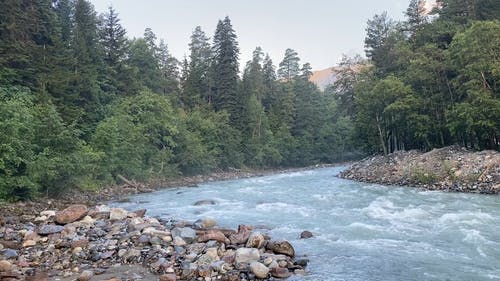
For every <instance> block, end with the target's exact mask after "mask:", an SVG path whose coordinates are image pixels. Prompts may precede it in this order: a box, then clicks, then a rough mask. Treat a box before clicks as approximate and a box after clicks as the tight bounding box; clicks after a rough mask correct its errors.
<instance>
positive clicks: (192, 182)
mask: <svg viewBox="0 0 500 281" xmlns="http://www.w3.org/2000/svg"><path fill="white" fill-rule="evenodd" d="M342 165H346V163H337V164H319V165H314V166H308V167H298V168H277V169H257V170H253V169H241V170H232V171H224V172H213V173H210V174H204V175H194V176H180V177H178V178H173V179H172V178H170V179H169V178H165V179H152V180H149V181H143V182H141V181H134V180H129V179H126V178H123V177H122V179H121V180H122V182H123V183H122V184H117V185H110V186H105V187H102V188H100V189H98V190H95V191H92V190H91V191H86V190H80V189H74V190H68V191H66V192H64V193H63V194H62V195H61V196H60V197H57V198H55V197H39V198H36V199H33V200H27V201H19V202H5V201H4V202H2V201H0V213H3V214H9V215H10V216H11V217H19V218H22V217H23V216H24V215H29V214H33V213H39V212H41V211H44V210H49V209H59V210H62V209H64V208H66V207H67V206H70V205H72V204H76V203H78V204H85V205H87V206H96V205H99V204H107V203H110V202H112V201H121V200H126V198H127V197H128V196H131V195H136V194H142V193H150V192H155V191H158V190H161V189H166V188H178V187H194V186H197V185H199V184H203V183H208V182H215V181H227V180H237V179H245V178H252V177H262V176H267V175H272V174H282V173H291V172H299V171H307V170H313V169H320V168H326V167H337V166H342Z"/></svg>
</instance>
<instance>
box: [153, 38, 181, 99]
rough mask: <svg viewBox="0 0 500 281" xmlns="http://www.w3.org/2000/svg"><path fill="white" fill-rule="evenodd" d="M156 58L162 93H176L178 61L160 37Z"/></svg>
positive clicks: (177, 87) (177, 88)
mask: <svg viewBox="0 0 500 281" xmlns="http://www.w3.org/2000/svg"><path fill="white" fill-rule="evenodd" d="M158 60H159V64H160V72H161V78H162V93H163V94H164V95H168V94H172V93H176V92H177V91H178V90H179V61H178V60H177V59H176V58H175V57H173V56H172V55H171V54H170V52H169V51H168V46H167V43H165V41H164V40H163V39H160V44H159V46H158Z"/></svg>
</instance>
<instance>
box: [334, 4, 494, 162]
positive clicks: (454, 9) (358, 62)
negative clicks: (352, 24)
mask: <svg viewBox="0 0 500 281" xmlns="http://www.w3.org/2000/svg"><path fill="white" fill-rule="evenodd" d="M423 4H424V3H423V1H419V0H411V1H410V5H409V7H408V9H407V11H406V20H405V21H403V22H395V21H393V20H392V19H390V18H389V17H388V16H387V14H386V13H382V14H380V15H375V16H374V17H373V18H372V19H370V20H369V21H368V24H367V28H366V31H367V36H366V39H365V51H366V56H367V58H368V60H364V59H363V58H361V57H359V56H355V57H344V59H343V61H342V63H341V64H340V66H341V70H340V73H339V79H338V81H337V82H336V83H335V84H334V85H333V86H332V87H330V88H329V89H328V92H329V93H331V94H333V95H334V96H335V97H336V101H337V102H338V108H339V109H341V110H343V113H342V116H345V117H346V118H348V119H349V120H352V121H353V122H354V124H355V139H358V140H364V142H359V144H360V145H361V146H362V147H363V148H364V150H365V151H367V152H370V153H379V152H383V153H385V154H387V153H390V152H393V151H396V150H409V149H422V150H430V149H432V148H435V147H443V146H447V145H451V144H459V145H462V146H464V147H468V148H472V149H496V150H498V149H499V145H500V21H499V20H500V1H495V0H440V1H437V6H436V7H435V9H434V11H433V12H432V13H431V14H430V15H426V14H427V13H426V11H425V7H424V5H423Z"/></svg>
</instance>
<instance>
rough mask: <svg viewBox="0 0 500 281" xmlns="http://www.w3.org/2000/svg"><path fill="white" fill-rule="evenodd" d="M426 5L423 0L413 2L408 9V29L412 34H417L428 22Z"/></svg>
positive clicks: (406, 13) (413, 0)
mask: <svg viewBox="0 0 500 281" xmlns="http://www.w3.org/2000/svg"><path fill="white" fill-rule="evenodd" d="M424 4H425V2H424V1H423V0H411V1H410V5H409V6H408V8H407V9H406V12H405V15H406V17H407V20H406V28H407V30H408V31H409V32H410V34H414V33H416V32H417V31H418V30H420V29H421V28H422V25H423V24H425V23H426V22H427V17H426V15H425V6H424Z"/></svg>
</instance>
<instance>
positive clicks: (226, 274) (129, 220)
mask: <svg viewBox="0 0 500 281" xmlns="http://www.w3.org/2000/svg"><path fill="white" fill-rule="evenodd" d="M97 208H99V209H97ZM106 208H107V207H104V206H100V207H96V208H91V212H90V213H89V215H88V216H83V217H81V218H79V219H78V220H76V221H74V222H71V223H66V224H65V225H64V226H62V225H56V224H53V221H52V219H50V217H53V215H51V214H44V215H47V217H48V219H47V221H45V222H43V223H42V224H41V225H38V226H36V225H35V224H34V223H26V224H22V223H19V222H17V221H15V219H14V220H12V222H9V224H8V225H5V226H2V227H0V242H1V243H0V246H1V247H5V245H9V247H10V246H13V247H16V248H15V249H10V248H7V249H3V250H2V251H1V252H0V259H3V260H2V261H1V262H0V271H2V270H4V271H5V270H12V269H13V268H15V269H20V268H22V271H16V272H19V273H16V274H20V275H19V276H18V277H19V278H18V279H21V280H49V279H50V280H55V279H56V277H57V276H59V277H68V278H72V280H91V279H93V278H95V277H93V276H94V275H97V274H102V273H104V272H105V271H107V270H108V269H109V268H114V267H119V266H123V265H124V264H141V265H143V266H145V267H147V268H148V269H149V270H150V271H152V272H154V273H158V274H162V275H159V276H158V278H159V279H160V280H186V279H187V280H191V279H192V280H253V279H255V278H258V279H267V278H269V277H270V273H271V271H270V269H273V270H274V269H276V268H279V264H278V262H279V263H280V264H281V265H282V266H283V267H286V268H284V269H282V270H277V271H276V270H275V272H274V274H273V273H271V274H273V275H272V276H278V275H280V276H286V275H287V274H292V272H293V270H296V269H301V268H302V267H301V266H300V265H299V262H298V261H297V263H296V264H294V263H293V260H292V258H291V257H288V256H285V255H280V253H278V252H270V250H269V249H267V250H266V249H264V245H266V244H269V239H270V238H269V237H268V236H264V235H262V234H261V233H258V232H252V229H253V228H252V226H245V225H240V226H239V227H238V231H234V230H227V229H217V228H214V227H215V226H216V223H215V222H214V221H211V220H206V221H199V224H198V227H200V226H201V227H203V228H198V227H197V230H194V229H193V228H191V227H189V226H192V225H193V224H191V223H189V222H183V223H181V224H178V226H176V227H175V225H176V224H175V223H172V222H170V221H162V223H160V222H159V221H158V220H157V219H155V218H149V217H141V215H142V214H141V213H142V211H141V212H139V214H137V213H134V214H133V215H130V214H132V213H128V212H127V211H125V210H123V209H120V208H114V209H113V208H111V209H109V212H110V216H109V217H107V218H102V217H99V218H97V217H95V216H93V213H92V212H95V211H99V210H104V211H105V210H107V209H106ZM81 209H82V210H83V209H84V208H81ZM54 213H56V212H55V211H54ZM57 213H59V212H57ZM57 213H56V214H57ZM111 213H113V216H111ZM117 214H118V215H117ZM111 217H113V219H111ZM118 218H123V219H118ZM32 219H33V220H34V219H35V216H33V217H32ZM33 220H32V222H33ZM207 228H208V229H207ZM40 235H41V236H40ZM6 237H9V239H8V240H7V241H4V240H5V238H6ZM230 237H232V238H233V242H236V243H232V242H231V241H230V239H229V238H230ZM273 243H274V245H285V246H287V244H286V243H284V242H273ZM277 243H278V244H277ZM21 245H22V246H23V247H21ZM285 246H280V247H278V246H276V247H277V248H280V249H281V248H286V247H285ZM290 246H291V245H290ZM259 248H260V250H259ZM292 249H293V248H292ZM264 252H265V253H264ZM281 252H283V251H281ZM47 253H50V255H49V254H47ZM261 253H262V255H261ZM13 259H16V260H17V261H16V263H15V265H14V263H13ZM181 261H182V262H181ZM90 269H92V270H90ZM37 272H45V274H48V275H47V276H46V278H42V277H43V276H41V275H40V276H38V277H36V278H38V279H36V278H35V276H36V274H37ZM24 274H26V276H24ZM27 275H30V276H31V277H30V278H31V279H30V278H25V277H27ZM136 275H137V274H136ZM136 275H134V274H131V275H130V276H127V277H130V278H133V279H134V278H135V279H137V278H139V279H137V280H141V279H140V278H141V277H140V276H139V275H137V276H136ZM136 277H137V278H136ZM32 278H35V279H32ZM0 279H1V278H0ZM103 280H104V279H103ZM106 280H108V279H106Z"/></svg>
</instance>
